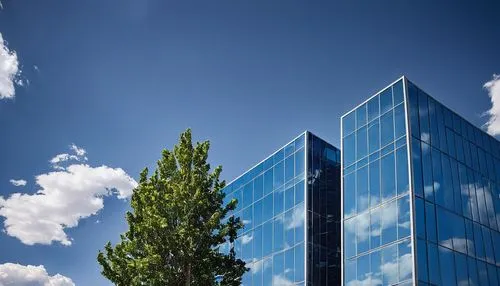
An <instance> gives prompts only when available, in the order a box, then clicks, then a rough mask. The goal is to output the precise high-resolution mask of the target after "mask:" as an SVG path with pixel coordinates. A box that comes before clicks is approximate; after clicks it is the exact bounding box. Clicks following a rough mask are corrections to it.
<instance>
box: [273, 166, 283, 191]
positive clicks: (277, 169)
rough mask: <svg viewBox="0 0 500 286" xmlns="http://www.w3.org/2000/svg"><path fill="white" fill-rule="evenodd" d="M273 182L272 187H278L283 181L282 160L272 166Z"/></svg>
mask: <svg viewBox="0 0 500 286" xmlns="http://www.w3.org/2000/svg"><path fill="white" fill-rule="evenodd" d="M273 169H274V183H273V187H274V188H278V187H280V186H281V185H283V184H284V183H285V182H284V180H283V179H284V178H283V177H284V170H283V162H280V163H278V164H276V165H275V166H274V168H273Z"/></svg>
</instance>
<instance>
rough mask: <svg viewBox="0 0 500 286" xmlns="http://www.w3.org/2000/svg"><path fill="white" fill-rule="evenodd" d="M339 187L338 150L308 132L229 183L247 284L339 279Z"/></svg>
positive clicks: (333, 282)
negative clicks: (239, 227)
mask: <svg viewBox="0 0 500 286" xmlns="http://www.w3.org/2000/svg"><path fill="white" fill-rule="evenodd" d="M340 187H341V186H340V151H339V150H338V149H336V148H335V147H333V146H332V145H330V144H328V143H327V142H325V141H323V140H321V139H320V138H318V137H317V136H315V135H313V134H312V133H310V132H304V133H303V134H301V135H299V136H298V137H297V138H295V139H294V140H292V141H291V142H290V143H288V144H287V145H285V146H284V147H283V148H281V149H279V150H278V151H276V152H275V153H273V154H272V155H271V156H269V157H268V158H267V159H265V160H263V161H262V162H261V163H259V164H257V165H256V166H255V167H253V168H251V169H250V170H249V171H247V172H245V173H244V174H242V175H241V176H239V177H238V178H237V179H235V180H234V181H232V182H231V183H229V184H228V185H227V186H226V187H225V188H224V193H225V194H226V198H225V200H226V202H229V201H230V200H231V199H233V198H234V199H237V200H238V202H239V203H238V207H237V209H236V210H235V211H234V213H233V214H234V215H237V216H239V217H240V219H241V220H242V221H243V223H244V228H243V229H242V230H241V231H240V233H239V234H238V239H237V240H236V241H235V245H234V246H235V250H236V253H237V255H238V256H239V257H241V258H242V259H243V260H245V262H246V263H247V267H249V268H250V270H249V271H248V272H247V273H245V274H244V276H243V281H242V283H243V285H339V284H340V276H341V266H340V263H341V260H340V248H339V247H338V246H339V245H340V239H341V234H340V218H341V213H340ZM221 250H222V251H227V250H228V246H227V245H225V246H222V247H221Z"/></svg>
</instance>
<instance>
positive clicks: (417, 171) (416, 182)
mask: <svg viewBox="0 0 500 286" xmlns="http://www.w3.org/2000/svg"><path fill="white" fill-rule="evenodd" d="M411 153H412V163H413V187H414V188H415V190H414V191H415V194H416V195H417V196H421V197H423V196H424V189H423V186H422V158H421V152H420V141H418V140H417V139H415V138H413V139H412V144H411Z"/></svg>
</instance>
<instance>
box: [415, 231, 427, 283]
mask: <svg viewBox="0 0 500 286" xmlns="http://www.w3.org/2000/svg"><path fill="white" fill-rule="evenodd" d="M417 260H418V261H417V265H418V280H420V281H425V282H427V281H429V274H428V273H427V245H426V244H425V241H424V240H422V239H418V240H417Z"/></svg>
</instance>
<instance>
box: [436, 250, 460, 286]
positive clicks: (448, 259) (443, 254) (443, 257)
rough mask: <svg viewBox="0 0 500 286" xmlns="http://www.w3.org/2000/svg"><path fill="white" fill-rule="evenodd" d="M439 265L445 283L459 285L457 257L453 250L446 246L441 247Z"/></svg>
mask: <svg viewBox="0 0 500 286" xmlns="http://www.w3.org/2000/svg"><path fill="white" fill-rule="evenodd" d="M439 265H440V269H441V273H443V274H445V275H442V276H441V278H442V282H443V285H457V281H456V278H455V277H456V276H455V259H454V257H453V252H452V251H451V250H449V249H447V248H445V247H442V246H440V247H439Z"/></svg>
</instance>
